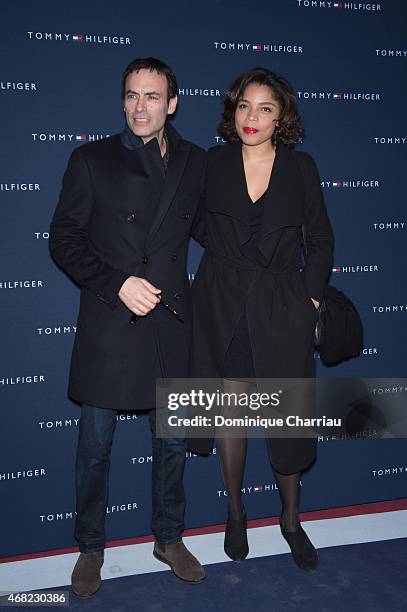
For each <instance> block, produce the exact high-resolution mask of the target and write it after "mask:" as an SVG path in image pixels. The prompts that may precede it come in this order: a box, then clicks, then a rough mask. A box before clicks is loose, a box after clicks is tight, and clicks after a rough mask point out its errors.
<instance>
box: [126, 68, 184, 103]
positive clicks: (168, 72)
mask: <svg viewBox="0 0 407 612" xmlns="http://www.w3.org/2000/svg"><path fill="white" fill-rule="evenodd" d="M140 70H149V71H150V72H158V74H162V75H163V76H165V78H166V79H167V91H168V102H169V101H170V100H171V98H175V96H176V95H177V94H178V84H177V79H176V76H175V73H174V71H173V69H172V68H171V67H170V66H168V64H165V63H164V62H162V61H161V60H159V59H156V58H155V57H142V58H139V59H135V60H133V61H131V62H130V64H129V65H128V66H127V68H126V70H125V71H124V72H123V77H122V98H124V96H125V95H126V79H127V77H128V76H129V74H131V73H132V72H140Z"/></svg>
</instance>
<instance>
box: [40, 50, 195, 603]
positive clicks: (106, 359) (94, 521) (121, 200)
mask: <svg viewBox="0 0 407 612" xmlns="http://www.w3.org/2000/svg"><path fill="white" fill-rule="evenodd" d="M122 93H123V100H124V112H125V115H126V126H125V129H124V131H123V132H122V133H121V134H117V135H114V136H111V137H109V138H106V139H104V140H101V141H97V142H93V143H89V144H86V145H84V146H81V147H79V148H77V149H76V150H75V151H74V152H73V153H72V155H71V158H70V160H69V164H68V168H67V170H66V172H65V175H64V179H63V185H62V190H61V194H60V199H59V202H58V206H57V208H56V211H55V214H54V217H53V220H52V224H51V229H50V250H51V254H52V257H53V258H54V259H55V261H56V262H57V263H58V264H59V265H60V266H61V268H63V269H64V270H65V272H67V274H69V276H71V277H72V278H73V279H74V280H75V281H76V282H77V283H78V284H79V285H80V287H81V302H80V312H79V319H78V325H77V333H76V337H75V344H74V348H73V354H72V360H71V370H70V380H69V396H70V397H71V398H72V399H74V400H76V401H77V402H80V403H81V404H82V409H81V420H80V429H79V440H78V449H77V462H76V496H77V508H76V509H77V519H76V524H75V538H76V540H77V541H78V543H79V548H80V553H81V554H80V556H79V559H78V561H77V563H76V565H75V568H74V571H73V573H72V587H73V590H74V592H75V594H76V595H78V596H80V597H90V596H91V595H93V594H94V593H95V592H96V591H97V590H98V588H99V587H100V584H101V578H100V568H101V566H102V564H103V551H104V542H105V532H104V520H105V511H106V505H107V490H108V473H109V463H110V449H111V444H112V438H113V432H114V428H115V424H116V414H117V410H150V425H151V430H152V442H153V474H152V498H153V516H152V531H153V533H154V535H155V544H154V555H155V557H156V558H158V559H159V560H161V561H163V562H164V563H167V564H168V565H169V566H170V567H171V569H172V571H173V572H174V574H175V575H176V576H178V577H179V578H182V579H183V580H186V581H189V582H200V581H202V580H203V579H204V577H205V573H204V570H203V568H202V566H201V565H200V563H199V561H198V560H197V559H196V558H195V557H194V556H193V555H192V554H191V553H190V552H189V551H188V550H187V549H186V548H185V546H184V544H183V543H182V539H181V534H182V531H183V528H184V525H183V517H184V510H185V495H184V489H183V484H182V477H183V470H184V463H185V445H184V442H183V440H179V439H159V438H157V437H156V436H155V418H154V415H155V412H154V410H152V409H154V407H155V380H156V378H161V377H185V376H187V375H188V361H189V345H190V332H191V306H190V296H189V282H188V277H187V274H186V255H187V247H188V240H189V234H190V231H191V224H192V221H193V217H194V214H195V210H196V208H197V204H198V200H199V196H200V193H201V191H202V187H203V180H204V167H205V152H204V151H203V150H202V149H200V148H199V147H197V146H195V145H193V144H191V143H189V142H187V141H185V140H183V139H182V138H181V137H180V135H179V134H178V133H177V131H176V130H175V129H174V128H173V127H172V126H171V125H169V124H168V123H167V118H168V116H169V115H172V114H174V112H175V109H176V106H177V82H176V78H175V75H174V73H173V71H172V70H171V68H170V67H169V66H167V65H166V64H164V63H163V62H161V61H160V60H157V59H154V58H146V59H137V60H135V61H133V62H131V63H130V64H129V66H128V67H127V68H126V70H125V72H124V74H123V91H122Z"/></svg>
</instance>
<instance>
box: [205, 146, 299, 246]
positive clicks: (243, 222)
mask: <svg viewBox="0 0 407 612" xmlns="http://www.w3.org/2000/svg"><path fill="white" fill-rule="evenodd" d="M215 171H216V175H217V177H220V178H219V181H220V182H219V184H218V186H217V188H218V193H219V194H220V197H216V198H210V200H211V201H209V202H208V209H209V210H211V211H213V212H219V213H221V214H225V215H228V216H230V217H232V220H233V225H234V228H235V232H236V235H237V238H238V241H239V244H240V245H242V244H245V243H246V242H248V240H250V238H251V231H250V223H249V207H250V206H256V204H251V203H250V199H249V195H248V193H247V185H246V178H245V174H244V166H243V157H242V145H241V143H240V142H239V143H230V144H226V145H223V147H222V149H221V150H220V152H219V156H218V157H217V162H216V170H215ZM301 185H302V179H301V175H300V174H299V169H298V165H297V161H296V159H295V153H294V152H293V151H292V150H291V149H290V148H289V147H288V146H286V145H284V144H281V143H280V144H278V145H277V148H276V157H275V160H274V164H273V170H272V173H271V177H270V182H269V186H268V189H267V191H266V193H265V195H264V202H263V207H264V211H263V220H262V225H261V230H260V233H259V236H258V240H257V245H258V247H259V248H260V250H261V251H262V252H263V251H264V253H265V255H266V256H268V251H269V249H268V248H267V242H268V241H269V237H270V234H272V233H273V232H276V231H277V230H279V229H281V228H283V227H288V226H297V225H299V226H300V225H301V223H302V186H301Z"/></svg>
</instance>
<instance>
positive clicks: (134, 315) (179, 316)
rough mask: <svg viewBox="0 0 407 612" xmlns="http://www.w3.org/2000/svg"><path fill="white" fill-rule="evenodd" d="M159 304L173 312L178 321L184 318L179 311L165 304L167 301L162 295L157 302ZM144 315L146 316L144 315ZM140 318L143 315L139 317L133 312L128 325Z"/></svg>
mask: <svg viewBox="0 0 407 612" xmlns="http://www.w3.org/2000/svg"><path fill="white" fill-rule="evenodd" d="M160 305H161V306H163V308H166V309H167V310H168V311H169V312H170V313H171V314H173V315H174V317H176V318H177V319H178V321H180V322H181V323H183V322H184V319H183V317H182V315H181V313H179V312H178V311H177V310H175V309H174V308H173V307H172V306H170V305H169V304H167V302H166V301H164V300H163V298H162V297H161V300H160V301H159V302H158V303H157V306H160ZM144 316H146V315H144ZM140 318H143V317H141V316H140V315H136V314H133V316H132V317H131V319H130V325H134V324H135V323H137V321H138V320H139V319H140Z"/></svg>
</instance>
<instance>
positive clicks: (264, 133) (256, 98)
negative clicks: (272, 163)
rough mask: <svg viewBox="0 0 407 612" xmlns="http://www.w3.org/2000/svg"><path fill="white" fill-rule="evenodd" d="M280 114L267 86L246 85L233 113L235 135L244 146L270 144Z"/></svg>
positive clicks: (271, 92)
mask: <svg viewBox="0 0 407 612" xmlns="http://www.w3.org/2000/svg"><path fill="white" fill-rule="evenodd" d="M279 114H280V105H279V104H278V102H277V100H276V99H275V97H274V95H273V91H272V89H270V87H267V85H258V84H257V83H252V84H251V85H248V86H247V87H246V89H245V90H244V92H243V95H242V97H241V98H240V99H239V100H238V103H237V106H236V111H235V127H236V132H237V135H238V136H239V138H240V140H241V141H242V142H243V144H245V145H249V146H250V145H251V146H255V145H260V144H263V143H265V142H267V141H268V142H270V141H271V137H272V135H273V132H274V130H275V128H276V124H277V120H278V117H279Z"/></svg>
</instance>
